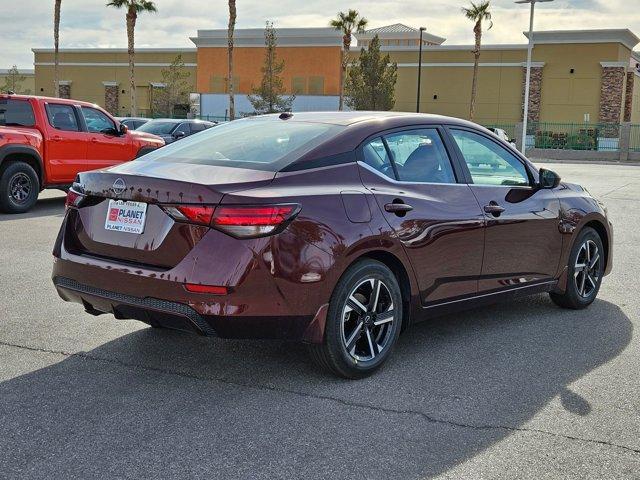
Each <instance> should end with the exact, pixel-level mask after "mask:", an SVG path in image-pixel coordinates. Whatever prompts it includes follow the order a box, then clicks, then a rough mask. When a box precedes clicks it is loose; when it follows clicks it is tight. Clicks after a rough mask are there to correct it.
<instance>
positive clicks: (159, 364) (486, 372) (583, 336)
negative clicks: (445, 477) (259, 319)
mask: <svg viewBox="0 0 640 480" xmlns="http://www.w3.org/2000/svg"><path fill="white" fill-rule="evenodd" d="M87 321H88V322H89V321H97V322H113V321H116V320H114V319H113V318H112V317H100V318H98V319H91V318H88V319H87ZM631 335H632V325H631V322H630V321H629V319H628V318H627V317H626V316H625V314H624V313H623V312H622V311H621V310H620V309H619V308H618V307H617V306H615V305H613V304H611V303H608V302H606V301H602V300H597V301H596V302H595V303H594V304H593V305H592V306H591V308H590V309H588V310H587V311H577V312H576V311H566V310H560V309H558V308H555V307H554V306H552V304H551V302H550V301H549V300H548V298H547V297H546V296H536V297H532V298H530V299H527V300H524V301H521V302H509V303H506V304H502V305H497V306H493V307H487V308H484V309H480V310H476V311H474V312H470V313H463V314H459V315H456V316H447V317H442V318H438V319H433V320H432V321H430V322H427V323H423V324H419V325H416V326H415V327H413V328H411V329H409V330H408V331H407V332H406V333H405V334H404V336H403V337H401V341H400V344H399V346H398V348H397V350H396V352H395V354H394V356H393V358H392V360H391V362H390V364H389V365H388V366H387V367H386V368H385V369H384V370H382V371H381V372H379V373H378V374H377V375H374V376H373V377H371V378H368V379H366V380H363V381H359V382H349V381H343V380H339V379H336V378H333V377H331V376H329V375H325V374H323V373H320V372H317V371H316V369H315V368H314V367H313V365H311V364H310V363H309V361H308V360H307V357H306V355H305V351H304V348H303V347H302V346H300V345H291V344H286V343H281V342H254V341H250V342H249V341H248V342H238V341H221V340H211V339H203V338H199V337H194V336H190V335H186V334H180V333H176V332H170V331H159V330H154V329H150V328H148V329H142V330H139V331H136V332H134V333H131V334H129V335H126V336H123V337H121V338H118V339H117V340H114V341H111V342H109V343H106V344H104V345H102V346H100V347H98V348H96V349H94V350H92V351H89V352H85V353H82V354H80V355H74V356H70V357H67V358H66V359H63V360H62V361H60V360H59V359H60V358H61V357H60V356H59V355H51V357H50V361H51V362H58V363H54V364H51V365H49V366H45V367H44V368H41V369H39V370H35V371H33V372H31V373H27V374H24V375H22V376H19V377H16V378H13V379H11V380H7V381H5V382H3V383H1V384H0V398H2V405H0V408H1V410H0V425H1V427H0V428H1V430H2V432H3V433H2V436H1V437H0V451H2V452H4V453H3V455H0V471H2V472H3V474H5V475H8V476H9V477H11V476H12V475H14V476H19V477H20V478H28V477H34V478H35V477H38V478H46V477H57V478H61V477H62V478H70V477H77V478H112V477H118V478H149V477H161V478H169V477H175V478H201V477H202V478H205V477H206V478H225V479H230V478H341V479H342V478H380V479H388V478H416V479H417V478H429V477H432V476H434V475H437V474H439V473H442V472H445V471H447V470H448V469H450V468H452V467H454V466H456V465H457V464H459V463H461V462H464V461H466V460H468V459H470V458H472V457H473V456H475V455H476V454H478V453H479V452H481V451H482V450H484V449H486V448H488V447H490V446H491V445H492V444H494V443H496V442H498V441H500V440H502V439H504V438H505V437H507V436H508V435H510V431H509V430H508V429H504V428H495V427H500V426H504V427H509V428H519V427H522V426H523V425H524V424H525V423H526V422H527V421H528V420H529V419H531V417H533V416H534V415H535V414H536V413H537V412H538V411H539V410H541V409H542V408H543V407H544V406H545V405H547V404H548V403H549V402H550V401H551V400H552V399H553V398H555V397H558V396H559V398H560V402H561V404H562V406H563V407H564V408H565V409H566V410H567V412H570V414H572V415H577V416H587V415H589V413H590V411H591V406H590V404H589V400H588V399H586V398H582V397H580V396H578V395H577V394H575V393H574V392H572V391H571V390H570V388H569V385H570V384H571V383H572V382H574V381H576V380H577V379H579V378H580V377H582V376H584V375H585V374H587V373H588V372H590V371H592V370H594V369H595V368H597V367H598V366H600V365H602V364H604V363H606V362H608V361H609V360H611V359H613V358H615V357H616V356H617V355H618V354H619V353H620V352H621V351H622V350H623V349H624V348H625V346H626V345H627V344H628V343H629V341H630V339H631ZM8 348H12V347H8ZM10 355H11V356H12V357H13V358H15V359H19V357H20V356H21V355H24V357H25V359H24V362H25V363H26V362H27V361H28V360H27V359H28V358H33V353H32V352H31V353H30V355H29V352H26V351H25V350H21V349H13V350H11V352H10ZM43 355H46V354H43ZM18 361H19V360H18ZM32 368H36V367H32Z"/></svg>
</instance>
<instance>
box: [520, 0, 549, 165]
mask: <svg viewBox="0 0 640 480" xmlns="http://www.w3.org/2000/svg"><path fill="white" fill-rule="evenodd" d="M542 2H553V0H517V1H516V3H530V4H531V10H530V13H529V45H528V47H527V76H526V80H525V83H524V115H523V117H522V154H523V155H524V153H525V150H526V148H527V120H528V119H529V84H530V82H531V52H532V50H533V10H534V8H535V4H536V3H542Z"/></svg>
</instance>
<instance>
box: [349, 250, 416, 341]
mask: <svg viewBox="0 0 640 480" xmlns="http://www.w3.org/2000/svg"><path fill="white" fill-rule="evenodd" d="M367 258H368V259H371V260H377V261H378V262H380V263H382V264H384V265H386V266H387V267H388V268H389V270H391V271H392V272H393V274H394V275H395V276H396V278H397V279H398V284H399V286H400V293H401V294H402V318H403V322H402V330H403V331H404V330H405V329H406V328H407V327H408V326H409V325H410V324H411V311H412V309H411V295H412V286H411V279H410V278H409V272H408V271H407V268H406V267H405V265H404V263H403V262H402V260H400V259H399V258H398V257H397V256H396V255H394V254H393V253H391V252H388V251H386V250H370V251H368V252H365V253H363V254H362V255H360V256H359V257H358V258H356V259H354V260H353V261H352V262H351V263H350V264H349V265H348V266H347V268H349V267H350V266H351V265H353V264H354V263H356V262H358V261H359V260H362V259H367ZM345 271H346V269H345Z"/></svg>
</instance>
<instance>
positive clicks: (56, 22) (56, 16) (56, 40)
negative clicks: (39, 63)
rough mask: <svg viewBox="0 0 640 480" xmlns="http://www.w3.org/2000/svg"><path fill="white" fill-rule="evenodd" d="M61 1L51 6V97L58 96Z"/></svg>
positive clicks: (56, 0)
mask: <svg viewBox="0 0 640 480" xmlns="http://www.w3.org/2000/svg"><path fill="white" fill-rule="evenodd" d="M61 4H62V0H55V3H54V6H53V96H54V97H58V96H60V72H58V64H59V62H60V59H59V58H58V57H59V55H58V47H59V45H60V7H61Z"/></svg>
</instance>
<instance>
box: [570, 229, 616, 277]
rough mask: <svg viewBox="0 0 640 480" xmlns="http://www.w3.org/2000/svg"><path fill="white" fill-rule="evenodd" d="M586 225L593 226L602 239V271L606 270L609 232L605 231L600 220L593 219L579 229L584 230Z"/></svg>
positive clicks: (607, 265) (608, 256)
mask: <svg viewBox="0 0 640 480" xmlns="http://www.w3.org/2000/svg"><path fill="white" fill-rule="evenodd" d="M587 227H590V228H593V229H594V230H595V231H596V233H597V234H598V236H599V237H600V240H601V241H602V246H603V247H604V271H607V268H608V267H609V258H610V255H609V233H608V232H607V228H606V227H605V226H604V224H603V223H602V222H601V221H599V220H595V219H594V220H590V221H588V222H587V223H585V224H584V225H583V226H582V228H581V229H580V231H582V230H584V229H585V228H587ZM576 238H577V236H576Z"/></svg>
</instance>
